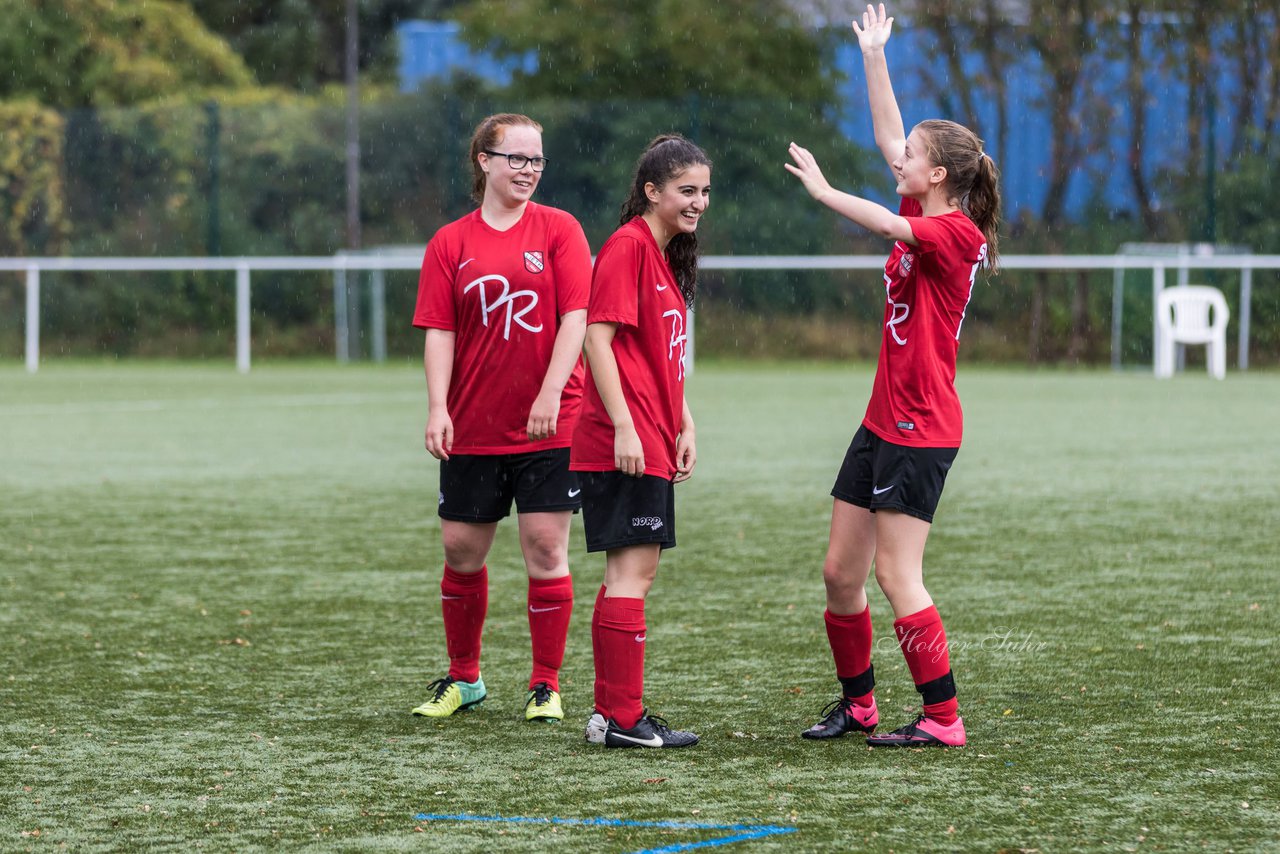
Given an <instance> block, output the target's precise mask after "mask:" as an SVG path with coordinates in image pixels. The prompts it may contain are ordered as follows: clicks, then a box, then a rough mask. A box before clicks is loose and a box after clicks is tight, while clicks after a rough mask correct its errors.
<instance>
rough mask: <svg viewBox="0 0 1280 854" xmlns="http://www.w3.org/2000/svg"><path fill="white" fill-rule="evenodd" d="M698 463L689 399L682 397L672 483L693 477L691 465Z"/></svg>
mask: <svg viewBox="0 0 1280 854" xmlns="http://www.w3.org/2000/svg"><path fill="white" fill-rule="evenodd" d="M697 463H698V446H697V443H696V442H695V441H694V438H693V413H692V412H690V411H689V399H688V398H685V399H684V411H683V412H681V414H680V435H679V436H677V437H676V476H675V478H673V479H672V482H673V483H679V482H680V481H682V480H688V479H689V478H691V477H693V467H694V466H695V465H697Z"/></svg>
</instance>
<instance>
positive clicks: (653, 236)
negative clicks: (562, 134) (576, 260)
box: [570, 134, 711, 748]
mask: <svg viewBox="0 0 1280 854" xmlns="http://www.w3.org/2000/svg"><path fill="white" fill-rule="evenodd" d="M710 193H711V161H710V160H709V159H708V158H707V155H706V154H705V153H704V152H703V151H702V149H700V148H699V147H698V146H696V145H694V144H693V143H692V142H690V141H689V140H687V139H685V138H684V137H682V136H678V135H675V134H668V135H664V136H659V137H657V138H656V139H654V140H653V141H652V142H651V143H650V144H649V146H648V148H647V149H646V150H645V152H644V153H643V154H642V155H641V156H640V160H639V161H638V162H637V164H636V169H635V175H634V178H633V179H632V183H631V191H630V194H629V195H628V197H627V200H626V201H625V202H624V203H623V205H622V217H621V222H620V225H621V227H620V228H619V229H618V230H617V231H615V232H614V233H613V236H612V237H610V238H609V240H608V241H607V242H606V243H605V244H604V246H603V247H602V248H601V249H600V254H599V256H597V258H596V265H595V271H594V273H593V274H592V279H591V303H590V306H589V308H588V310H587V336H586V350H585V352H586V356H587V364H588V366H589V369H590V370H589V373H588V378H587V388H586V395H585V398H584V402H583V409H582V421H581V422H580V423H579V425H578V431H577V433H575V434H574V437H573V451H572V457H571V463H570V467H571V468H572V469H573V470H574V471H576V472H578V473H579V475H580V477H581V479H582V499H583V505H582V522H583V527H584V528H585V529H586V537H587V551H588V552H604V555H605V570H604V583H603V584H602V585H601V586H600V590H599V593H598V594H597V596H596V607H595V611H594V613H593V614H592V618H591V646H592V650H593V652H594V655H595V672H596V679H595V711H594V712H593V713H592V715H591V717H590V719H589V721H588V723H587V730H586V738H587V741H589V742H592V743H598V744H604V745H605V746H606V747H622V748H626V747H657V748H663V747H689V746H691V745H693V744H696V743H697V741H698V737H697V736H696V735H694V734H693V733H691V732H684V731H680V730H674V729H671V728H670V727H669V726H667V723H666V721H664V720H663V719H662V718H660V717H657V716H656V715H651V714H649V711H648V710H647V709H646V708H645V706H644V670H645V660H644V659H645V642H646V639H647V637H648V626H647V623H646V620H645V597H646V596H647V595H648V593H649V589H650V587H651V586H652V584H653V581H654V578H655V577H656V576H657V572H658V561H659V559H660V557H661V555H662V551H663V550H664V549H669V548H673V547H674V546H675V544H676V531H675V484H677V483H679V482H681V481H683V480H687V479H688V478H689V477H690V476H691V475H692V474H693V467H694V463H695V462H696V461H697V450H696V445H695V443H694V424H693V415H692V414H691V413H690V412H689V405H688V403H687V402H686V401H685V396H684V378H685V368H686V365H685V345H686V341H687V339H686V332H685V319H686V316H687V314H686V313H687V310H688V307H689V306H690V305H691V304H692V303H693V298H694V293H695V291H696V286H697V272H698V238H697V234H696V232H697V229H698V221H699V219H700V218H701V216H702V214H703V213H705V212H706V209H707V205H708V204H709V203H710V200H711V196H710Z"/></svg>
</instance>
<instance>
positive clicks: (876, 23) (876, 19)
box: [853, 3, 893, 51]
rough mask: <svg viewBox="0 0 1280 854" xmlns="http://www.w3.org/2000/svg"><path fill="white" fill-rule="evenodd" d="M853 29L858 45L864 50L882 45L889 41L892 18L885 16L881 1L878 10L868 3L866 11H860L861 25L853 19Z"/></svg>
mask: <svg viewBox="0 0 1280 854" xmlns="http://www.w3.org/2000/svg"><path fill="white" fill-rule="evenodd" d="M853 31H854V32H855V33H857V34H858V46H859V47H861V48H862V49H863V50H864V51H866V50H873V49H875V48H880V47H884V46H885V43H886V42H888V41H889V33H891V32H892V31H893V18H886V17H885V12H884V4H883V3H881V4H880V8H879V9H878V10H877V9H876V8H875V7H874V6H871V5H868V6H867V11H865V12H863V13H862V26H861V27H859V26H858V22H857V20H856V19H855V20H854V22H853Z"/></svg>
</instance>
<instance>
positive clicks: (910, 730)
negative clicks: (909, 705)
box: [890, 715, 925, 735]
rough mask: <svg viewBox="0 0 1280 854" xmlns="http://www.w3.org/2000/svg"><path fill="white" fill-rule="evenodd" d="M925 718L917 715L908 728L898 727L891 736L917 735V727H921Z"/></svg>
mask: <svg viewBox="0 0 1280 854" xmlns="http://www.w3.org/2000/svg"><path fill="white" fill-rule="evenodd" d="M924 718H925V716H924V715H917V716H916V719H915V720H914V721H912V722H911V723H909V724H907V725H906V726H903V727H898V728H897V729H895V730H894V731H893V732H892V733H890V734H891V735H915V734H916V727H918V726H920V722H921V721H923V720H924Z"/></svg>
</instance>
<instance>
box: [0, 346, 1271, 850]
mask: <svg viewBox="0 0 1280 854" xmlns="http://www.w3.org/2000/svg"><path fill="white" fill-rule="evenodd" d="M870 382H871V373H870V368H869V367H868V366H865V365H862V366H810V365H775V366H752V367H745V366H741V365H712V364H704V365H700V366H699V368H698V371H697V372H696V373H695V375H694V376H693V377H692V379H691V381H690V385H689V399H690V404H691V406H692V408H693V411H694V414H695V417H696V418H697V420H698V424H699V431H698V435H699V464H698V470H697V473H696V474H695V476H694V478H693V480H692V481H691V482H690V483H688V484H687V485H684V486H682V487H680V488H679V491H678V496H679V497H678V514H679V517H678V518H679V526H678V530H679V540H680V547H679V548H678V549H676V550H675V551H673V552H669V553H668V554H667V556H666V558H665V559H664V562H663V564H662V569H661V571H660V573H659V577H658V582H657V584H656V585H655V588H654V591H653V593H652V594H651V597H650V600H649V644H648V649H649V659H648V687H647V692H648V701H649V703H650V704H651V706H652V707H653V708H654V710H655V711H657V712H658V713H660V714H663V715H666V716H667V717H668V718H669V719H670V720H671V721H672V722H673V724H676V725H679V726H681V727H688V728H691V729H694V730H695V731H697V732H699V733H700V734H701V735H702V737H703V743H702V744H700V745H699V746H698V747H696V748H694V749H692V750H689V751H673V752H670V753H665V752H664V753H659V754H658V755H655V753H653V752H649V751H609V752H605V751H604V750H603V749H598V748H594V747H591V746H589V745H586V744H585V743H584V742H583V740H582V726H583V724H584V723H585V720H586V716H587V715H588V713H589V710H590V703H591V651H590V640H589V622H590V619H589V617H590V605H591V601H592V600H593V598H594V594H595V590H596V587H597V586H598V584H599V579H600V575H601V572H602V561H601V559H599V558H598V557H592V558H588V557H587V556H586V554H585V551H584V548H583V545H582V534H581V525H580V522H579V521H577V520H575V523H574V525H575V527H574V533H573V540H572V552H571V562H572V565H573V569H574V572H575V575H576V578H577V591H578V603H577V608H576V615H575V619H574V623H573V626H572V628H571V634H570V641H569V653H568V657H567V661H566V665H565V671H564V683H563V684H564V693H565V701H566V706H567V711H568V715H569V718H568V719H567V720H566V722H565V723H564V724H563V725H561V726H558V727H556V726H545V725H529V724H525V723H524V722H523V716H522V702H523V699H524V690H523V688H524V680H525V679H526V677H527V668H528V657H529V653H528V630H527V624H526V621H525V616H524V597H525V584H524V581H523V578H524V572H523V568H522V565H521V562H520V558H519V552H518V548H517V544H516V539H515V532H514V527H513V525H504V526H503V527H502V528H501V529H500V532H499V537H498V542H497V545H496V547H495V549H494V552H493V554H492V555H491V559H490V562H489V566H490V574H491V579H492V588H491V600H490V615H489V622H488V625H487V628H486V635H485V659H484V675H485V681H486V683H487V684H488V686H489V691H490V699H489V701H488V702H487V703H486V704H485V705H484V706H483V707H482V708H481V709H479V710H477V711H475V712H471V713H467V714H465V715H462V716H459V717H457V718H455V719H451V720H447V721H441V722H431V721H427V720H424V719H418V718H414V717H412V716H410V715H409V709H411V708H412V707H413V706H414V705H416V704H417V703H419V702H421V700H422V699H424V696H425V694H424V690H423V688H424V685H425V684H426V682H427V681H428V680H430V679H433V678H435V677H437V676H439V675H441V674H442V673H443V672H444V666H445V655H444V642H443V637H442V633H441V628H440V609H439V604H438V592H439V588H438V583H439V574H440V564H441V552H440V545H439V532H438V524H437V522H436V517H435V515H434V508H435V497H436V488H435V481H436V469H435V466H434V464H433V463H432V462H431V461H430V460H429V458H428V457H427V455H426V453H425V452H424V451H423V450H422V447H421V446H422V425H423V421H424V415H425V393H424V390H423V383H422V379H421V376H420V370H419V369H417V368H415V367H414V366H411V365H399V366H395V367H384V368H381V369H378V368H367V367H351V368H344V369H339V368H337V367H331V366H327V365H325V366H314V365H313V366H297V365H294V366H280V365H272V364H267V365H263V366H260V367H256V368H255V369H254V371H253V373H252V374H250V375H249V376H244V377H242V376H237V375H236V374H235V373H234V372H233V370H232V369H231V368H230V367H229V366H227V365H224V364H217V365H208V366H193V365H165V364H155V363H135V364H124V365H121V364H110V365H107V364H104V365H68V364H65V363H64V364H59V363H57V362H53V363H51V364H47V365H46V366H45V367H44V368H43V369H42V370H41V371H40V373H39V374H37V375H34V376H28V375H27V374H25V373H23V372H22V370H21V368H20V367H18V366H16V365H11V366H10V367H7V368H4V369H3V370H0V485H2V486H3V495H4V499H3V504H2V505H0V637H2V640H0V644H2V645H3V650H4V654H3V657H2V659H0V661H2V662H3V663H2V665H0V667H2V669H0V714H2V716H3V723H2V724H0V726H2V727H3V733H4V736H3V748H2V753H0V850H4V851H11V850H27V849H30V850H49V849H53V848H55V847H58V846H63V845H65V846H66V847H68V848H70V849H72V850H76V851H92V850H137V849H148V850H150V849H183V850H185V849H190V848H204V849H210V850H221V851H247V850H253V849H265V848H275V847H282V846H283V847H291V848H296V847H312V848H315V849H318V850H341V851H367V850H414V851H448V852H451V854H462V852H488V851H493V850H496V849H499V848H501V849H505V850H508V851H555V852H578V851H609V852H633V851H640V850H652V849H664V850H680V849H678V846H680V845H681V844H689V845H692V844H696V843H707V842H710V841H712V840H715V839H717V838H721V837H724V836H725V835H726V834H730V833H732V831H726V830H697V829H684V828H674V827H656V828H655V827H643V826H625V825H612V826H610V825H604V826H591V825H585V826H584V825H573V824H563V825H536V824H515V823H496V822H495V823H483V824H482V823H464V822H460V821H450V820H426V819H421V820H419V819H416V818H415V816H418V815H419V814H444V815H457V814H470V815H475V816H504V817H521V816H523V817H543V818H552V817H555V818H563V819H593V818H608V819H621V820H625V821H630V822H658V821H675V822H691V823H706V824H713V825H729V824H737V823H742V824H764V825H771V826H783V827H787V828H794V831H795V832H793V833H789V834H786V835H772V836H767V837H763V838H760V839H756V840H754V841H742V842H737V843H734V844H731V845H728V846H726V847H725V848H723V849H720V850H725V851H743V852H764V851H806V852H807V851H815V852H820V851H835V850H854V849H863V850H872V851H902V852H910V851H941V850H957V851H994V850H998V849H1008V850H1019V849H1021V850H1039V851H1045V852H1049V851H1072V850H1080V851H1086V850H1087V851H1093V850H1101V849H1106V850H1118V851H1181V850H1191V849H1195V850H1210V851H1222V850H1228V849H1230V850H1236V851H1247V850H1275V848H1276V847H1277V846H1280V802H1278V796H1280V783H1277V772H1276V769H1277V768H1280V751H1278V750H1277V747H1278V745H1280V723H1278V719H1277V708H1278V706H1280V678H1278V677H1277V660H1278V659H1280V656H1278V655H1277V652H1278V651H1280V643H1277V637H1278V636H1280V596H1278V595H1277V594H1278V593H1280V533H1278V527H1280V524H1278V523H1280V442H1278V439H1277V437H1278V436H1280V376H1277V375H1276V374H1274V373H1262V374H1250V375H1238V374H1233V375H1231V376H1230V377H1229V378H1228V380H1227V381H1226V382H1222V383H1214V382H1211V381H1210V380H1208V379H1207V378H1204V377H1203V376H1201V375H1188V376H1180V377H1178V378H1176V379H1174V380H1172V381H1167V382H1156V381H1155V380H1153V379H1151V378H1150V377H1149V376H1148V375H1145V374H1142V375H1138V374H1112V373H1103V372H1076V373H1064V372H1048V371H1047V372H1038V373H1033V372H1025V371H1018V370H994V369H982V368H968V369H962V374H961V383H960V386H961V393H962V396H963V398H964V401H965V406H966V412H967V438H966V443H965V447H964V449H963V450H962V452H961V454H960V457H959V459H958V460H957V463H956V467H955V468H954V469H953V472H952V475H951V478H950V480H949V481H948V484H947V491H946V494H945V496H944V498H943V501H942V506H941V507H940V509H939V515H938V521H937V523H936V524H935V526H934V531H933V535H932V537H931V540H930V546H929V552H928V554H927V555H926V581H927V582H928V583H929V587H930V589H931V592H932V593H933V595H934V598H935V599H936V600H937V601H938V603H939V608H940V610H941V612H942V614H943V617H944V619H945V620H946V624H947V629H948V634H949V636H950V639H951V641H952V644H953V651H952V662H953V665H954V668H955V673H956V679H957V683H958V685H959V689H960V701H961V709H962V714H964V716H965V720H966V723H967V727H968V731H969V739H970V741H969V746H968V747H966V748H964V749H961V750H951V751H902V752H895V751H877V752H871V751H870V750H869V749H867V748H866V747H865V746H864V745H863V744H862V743H861V742H860V741H858V740H855V739H852V738H846V739H842V740H840V741H837V742H835V743H810V742H806V741H803V740H801V739H800V738H798V737H797V736H798V733H799V731H800V730H801V729H802V728H804V727H805V726H807V725H808V724H810V723H812V722H813V721H814V720H815V716H816V714H817V713H818V711H819V710H820V709H821V708H822V706H823V705H824V704H825V703H826V702H827V701H828V700H830V699H831V698H832V697H833V696H834V693H835V690H836V683H835V680H834V674H833V669H832V664H831V659H830V653H829V651H828V650H827V647H826V639H825V634H824V630H823V623H822V618H821V613H822V603H823V597H822V583H821V577H820V567H821V561H822V556H823V552H824V548H825V544H826V526H827V522H828V518H829V513H830V499H829V498H828V497H827V494H828V490H829V488H830V485H831V481H832V479H833V478H834V475H835V471H836V469H837V467H838V465H839V462H840V459H841V456H842V454H843V451H844V448H845V446H846V444H847V443H848V440H849V438H850V436H851V435H852V432H853V430H854V427H855V424H856V421H857V419H858V418H859V417H860V416H861V413H862V409H863V407H864V405H865V401H866V397H867V394H868V392H869V389H870ZM872 614H873V617H874V619H875V624H876V634H877V637H878V647H877V652H876V655H875V659H874V661H875V664H876V672H877V676H878V677H879V685H878V697H879V699H880V705H881V710H882V716H883V721H884V723H886V724H889V725H890V726H897V725H900V724H901V723H904V722H906V721H907V720H908V719H909V716H910V715H911V710H912V708H914V706H915V705H916V703H917V702H918V695H917V694H916V693H915V692H914V690H913V689H912V686H911V684H910V680H909V677H908V674H907V672H906V669H905V666H904V665H903V663H902V659H901V655H900V654H899V653H898V652H897V650H896V647H895V646H894V645H893V642H892V640H891V638H892V627H891V622H892V620H891V616H890V612H889V609H888V606H887V604H886V603H885V601H884V599H883V597H882V596H881V595H880V594H879V593H878V592H873V594H872ZM683 850H690V849H688V848H686V849H683Z"/></svg>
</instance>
